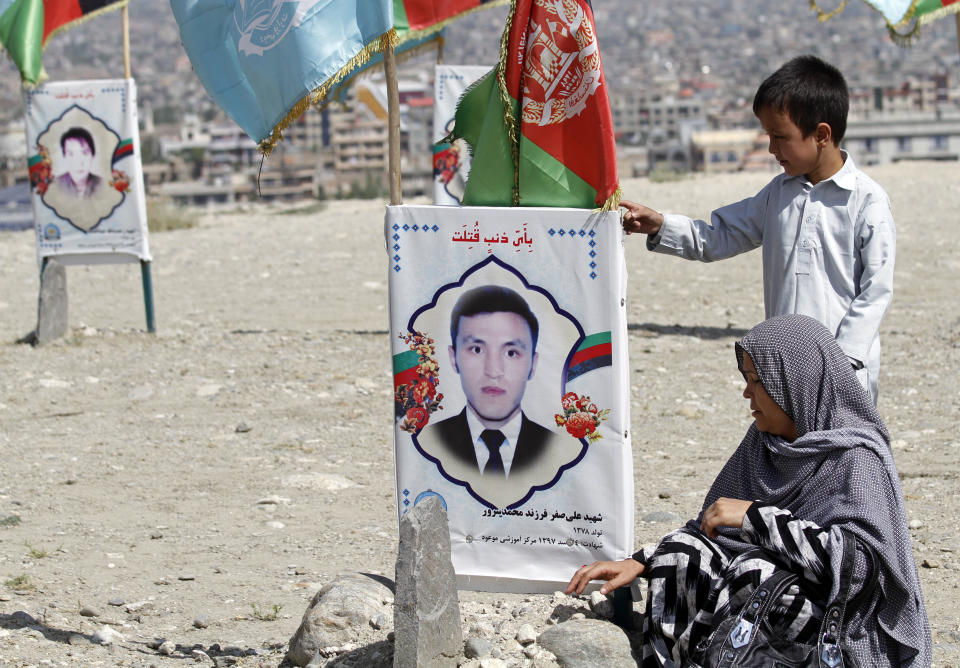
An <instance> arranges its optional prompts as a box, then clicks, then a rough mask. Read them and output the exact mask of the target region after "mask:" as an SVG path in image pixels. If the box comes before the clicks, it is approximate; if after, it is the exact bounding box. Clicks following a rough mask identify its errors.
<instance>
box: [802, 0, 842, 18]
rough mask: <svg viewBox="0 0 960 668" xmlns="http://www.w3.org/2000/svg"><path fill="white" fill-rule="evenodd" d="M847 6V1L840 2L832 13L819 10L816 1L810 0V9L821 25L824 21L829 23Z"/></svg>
mask: <svg viewBox="0 0 960 668" xmlns="http://www.w3.org/2000/svg"><path fill="white" fill-rule="evenodd" d="M846 6H847V0H841V2H840V4H839V5H838V6H837V8H836V9H834V10H833V11H832V12H827V11H824V10H822V9H820V5H818V4H817V0H810V9H811V10H813V11H815V12H816V13H817V20H818V21H820V22H821V23H823V22H824V21H829V20H830V19H832V18H833V17H834V16H836V15H837V14H840V13H841V12H842V11H843V10H844V9H845V8H846Z"/></svg>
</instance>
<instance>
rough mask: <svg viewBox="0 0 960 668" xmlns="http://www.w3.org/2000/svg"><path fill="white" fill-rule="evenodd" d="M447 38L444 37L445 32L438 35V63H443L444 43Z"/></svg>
mask: <svg viewBox="0 0 960 668" xmlns="http://www.w3.org/2000/svg"><path fill="white" fill-rule="evenodd" d="M444 42H445V40H444V39H443V34H442V33H441V35H440V36H439V37H437V65H443V44H444Z"/></svg>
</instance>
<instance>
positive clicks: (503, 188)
mask: <svg viewBox="0 0 960 668" xmlns="http://www.w3.org/2000/svg"><path fill="white" fill-rule="evenodd" d="M500 54H501V56H500V63H499V64H498V65H497V66H496V67H495V68H494V69H493V70H492V71H491V72H490V73H489V74H488V75H487V76H486V77H484V78H483V79H480V81H478V82H477V83H476V84H475V85H474V86H473V87H471V88H470V89H469V90H468V91H467V92H466V93H464V95H463V97H462V98H461V100H460V104H459V105H458V106H457V112H456V115H455V126H454V129H453V132H451V134H450V139H458V138H462V139H464V140H466V141H467V143H469V144H470V146H471V149H472V155H473V159H472V165H471V168H470V177H469V179H468V180H467V187H466V193H465V194H464V199H463V203H464V204H465V205H468V206H565V207H578V208H594V207H603V208H604V209H610V208H615V207H616V206H617V205H618V204H619V200H620V188H619V186H618V185H617V162H616V149H615V145H614V134H613V119H612V117H611V114H610V100H609V98H608V97H607V86H606V81H605V79H604V76H603V65H602V63H601V61H600V47H599V45H598V43H597V32H596V29H595V27H594V21H593V9H592V7H591V5H590V1H589V0H512V3H511V7H510V14H509V16H508V18H507V26H506V28H505V30H504V33H503V37H502V38H501V40H500Z"/></svg>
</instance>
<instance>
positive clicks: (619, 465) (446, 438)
mask: <svg viewBox="0 0 960 668" xmlns="http://www.w3.org/2000/svg"><path fill="white" fill-rule="evenodd" d="M385 222H386V227H385V232H386V241H387V243H388V245H389V246H388V247H389V249H390V330H391V336H390V340H391V353H392V357H393V365H392V370H393V379H394V391H395V394H394V397H395V402H394V415H395V422H394V424H395V431H394V444H395V456H396V472H397V500H398V503H399V508H398V512H399V514H400V516H401V517H402V516H403V514H404V513H406V512H407V511H409V510H410V509H411V508H413V507H414V506H416V504H417V503H418V502H420V501H422V500H423V499H427V498H430V497H439V499H440V501H441V503H442V504H443V506H444V508H446V511H447V521H448V523H449V527H450V546H451V558H452V560H453V566H454V569H455V570H456V573H457V580H458V585H459V586H460V588H462V589H481V590H489V591H518V592H552V591H556V590H557V589H558V588H561V589H562V588H563V586H564V585H565V584H566V583H567V582H568V581H569V579H570V576H571V575H572V574H573V572H574V571H575V570H576V569H577V568H578V567H579V566H580V565H581V564H587V563H591V562H592V561H595V560H603V559H621V558H623V555H626V554H630V553H631V552H632V550H633V549H634V548H633V512H634V501H633V456H632V454H631V447H630V384H629V369H630V365H629V361H628V359H627V322H626V309H625V308H624V307H623V303H624V302H623V300H624V298H625V295H626V271H625V263H624V255H623V253H624V250H623V229H622V228H621V227H620V220H619V215H618V214H617V213H616V212H615V211H607V212H595V211H593V210H591V209H583V208H576V209H565V208H532V207H506V208H505V207H442V206H388V207H387V213H386V221H385ZM494 452H496V453H497V454H496V456H495V457H494ZM497 460H499V461H497Z"/></svg>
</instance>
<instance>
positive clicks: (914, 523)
mask: <svg viewBox="0 0 960 668" xmlns="http://www.w3.org/2000/svg"><path fill="white" fill-rule="evenodd" d="M907 526H908V527H909V528H911V529H922V528H923V522H922V521H921V520H910V521H909V522H907Z"/></svg>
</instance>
